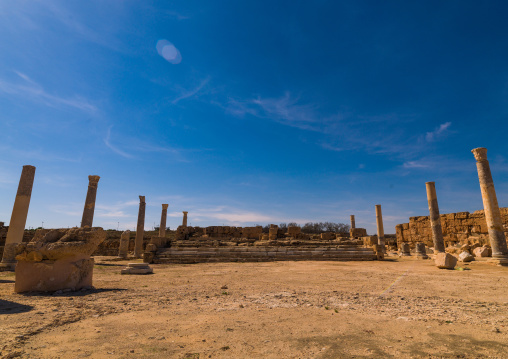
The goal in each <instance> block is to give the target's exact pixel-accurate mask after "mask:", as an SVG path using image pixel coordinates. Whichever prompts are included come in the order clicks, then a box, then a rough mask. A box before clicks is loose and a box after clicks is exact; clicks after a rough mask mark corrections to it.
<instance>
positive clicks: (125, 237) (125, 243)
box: [118, 230, 131, 258]
mask: <svg viewBox="0 0 508 359" xmlns="http://www.w3.org/2000/svg"><path fill="white" fill-rule="evenodd" d="M130 237H131V231H129V230H126V231H125V232H123V233H122V235H121V236H120V247H119V248H118V257H120V258H127V255H128V253H129V240H130Z"/></svg>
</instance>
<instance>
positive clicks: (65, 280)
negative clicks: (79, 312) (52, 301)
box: [14, 252, 94, 293]
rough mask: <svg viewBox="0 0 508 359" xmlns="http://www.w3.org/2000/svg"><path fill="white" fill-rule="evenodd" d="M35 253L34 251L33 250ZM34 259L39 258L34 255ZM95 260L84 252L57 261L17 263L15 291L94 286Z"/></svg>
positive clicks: (76, 288)
mask: <svg viewBox="0 0 508 359" xmlns="http://www.w3.org/2000/svg"><path fill="white" fill-rule="evenodd" d="M32 253H34V252H32ZM32 258H34V259H38V258H35V256H34V257H32ZM93 266H94V260H93V258H90V257H89V256H86V255H84V254H78V255H76V256H72V257H65V258H62V259H60V260H57V261H33V262H32V261H30V262H29V261H24V260H19V261H18V264H17V265H16V283H15V284H14V291H15V292H16V293H22V292H53V291H57V290H63V289H70V290H79V289H81V288H84V287H91V286H92V275H93Z"/></svg>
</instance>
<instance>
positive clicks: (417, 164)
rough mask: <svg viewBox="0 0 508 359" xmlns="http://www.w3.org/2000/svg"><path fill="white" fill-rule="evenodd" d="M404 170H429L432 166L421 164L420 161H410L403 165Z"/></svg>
mask: <svg viewBox="0 0 508 359" xmlns="http://www.w3.org/2000/svg"><path fill="white" fill-rule="evenodd" d="M402 167H404V168H429V167H430V165H428V164H425V163H422V162H419V161H408V162H404V164H403V165H402Z"/></svg>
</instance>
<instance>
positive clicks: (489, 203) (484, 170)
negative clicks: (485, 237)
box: [471, 147, 508, 264]
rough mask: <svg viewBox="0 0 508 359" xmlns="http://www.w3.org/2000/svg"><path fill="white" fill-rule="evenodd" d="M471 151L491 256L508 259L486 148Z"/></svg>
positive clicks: (507, 249)
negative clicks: (478, 180) (478, 181)
mask: <svg viewBox="0 0 508 359" xmlns="http://www.w3.org/2000/svg"><path fill="white" fill-rule="evenodd" d="M471 152H473V155H474V157H475V159H476V168H477V169H478V178H479V179H480V189H481V191H482V199H483V209H484V210H485V219H486V221H487V227H488V230H489V239H490V246H491V247H492V257H493V258H500V259H503V260H505V259H506V260H508V248H507V246H506V237H505V235H504V231H503V222H502V220H501V212H500V211H499V205H498V204H497V197H496V191H495V189H494V181H493V180H492V174H491V172H490V166H489V161H488V160H487V149H486V148H483V147H479V148H475V149H474V150H472V151H471ZM507 264H508V263H507Z"/></svg>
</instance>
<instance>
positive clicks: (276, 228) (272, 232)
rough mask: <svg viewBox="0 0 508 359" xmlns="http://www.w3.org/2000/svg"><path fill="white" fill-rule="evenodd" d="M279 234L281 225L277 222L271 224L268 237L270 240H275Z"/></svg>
mask: <svg viewBox="0 0 508 359" xmlns="http://www.w3.org/2000/svg"><path fill="white" fill-rule="evenodd" d="M278 234H279V226H277V225H276V224H271V225H270V228H269V229H268V239H269V240H270V241H274V240H276V239H277V236H278Z"/></svg>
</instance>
